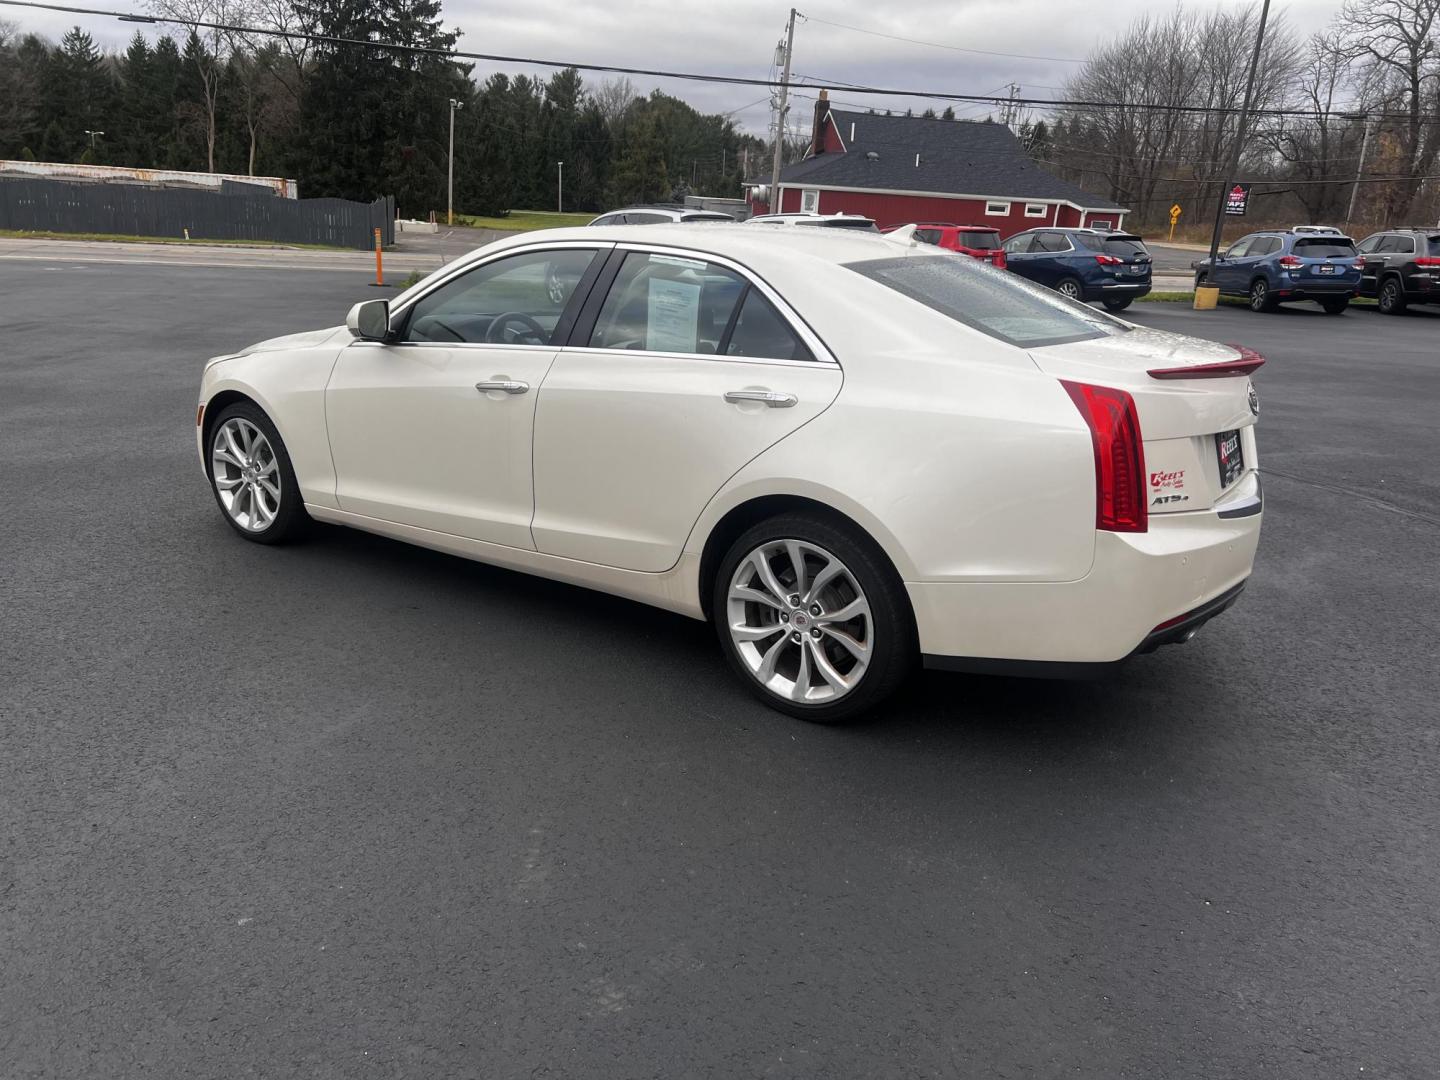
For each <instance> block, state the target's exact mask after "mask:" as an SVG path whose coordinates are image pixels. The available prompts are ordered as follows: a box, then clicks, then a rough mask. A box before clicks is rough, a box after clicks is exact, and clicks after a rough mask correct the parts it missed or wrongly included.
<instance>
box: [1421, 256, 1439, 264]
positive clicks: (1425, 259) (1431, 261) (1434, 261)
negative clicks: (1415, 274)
mask: <svg viewBox="0 0 1440 1080" xmlns="http://www.w3.org/2000/svg"><path fill="white" fill-rule="evenodd" d="M1415 265H1416V266H1440V259H1435V258H1432V257H1430V256H1429V255H1421V256H1420V258H1418V259H1416V260H1415Z"/></svg>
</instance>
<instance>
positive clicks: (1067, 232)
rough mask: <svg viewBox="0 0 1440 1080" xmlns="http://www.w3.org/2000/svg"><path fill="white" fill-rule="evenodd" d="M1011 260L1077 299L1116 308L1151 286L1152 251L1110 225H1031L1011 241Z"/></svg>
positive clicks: (1016, 268)
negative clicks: (1069, 226)
mask: <svg viewBox="0 0 1440 1080" xmlns="http://www.w3.org/2000/svg"><path fill="white" fill-rule="evenodd" d="M1005 265H1006V267H1007V268H1008V269H1009V270H1011V271H1012V272H1013V273H1016V274H1019V275H1020V276H1021V277H1023V278H1029V279H1030V280H1031V281H1034V282H1036V283H1038V284H1040V285H1048V286H1049V287H1050V288H1052V289H1054V290H1055V291H1056V292H1059V293H1063V294H1064V295H1065V296H1068V297H1071V298H1072V299H1075V300H1100V301H1102V302H1103V303H1104V304H1105V306H1106V307H1107V308H1109V309H1110V310H1111V311H1120V310H1121V309H1123V308H1127V307H1129V306H1130V302H1131V301H1132V300H1134V299H1135V298H1136V297H1137V296H1144V295H1145V294H1146V293H1148V292H1149V291H1150V252H1148V251H1146V250H1145V244H1144V242H1143V241H1141V239H1140V237H1138V236H1132V235H1131V234H1129V233H1121V232H1110V231H1109V230H1106V229H1028V230H1026V231H1025V232H1022V233H1016V234H1015V235H1014V236H1012V237H1010V239H1009V240H1006V241H1005Z"/></svg>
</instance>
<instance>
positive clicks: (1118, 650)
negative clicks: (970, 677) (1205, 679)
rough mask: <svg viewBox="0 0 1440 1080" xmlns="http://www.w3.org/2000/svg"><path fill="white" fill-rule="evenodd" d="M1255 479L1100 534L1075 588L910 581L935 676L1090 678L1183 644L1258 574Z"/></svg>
mask: <svg viewBox="0 0 1440 1080" xmlns="http://www.w3.org/2000/svg"><path fill="white" fill-rule="evenodd" d="M1260 511H1261V503H1260V489H1259V476H1258V474H1256V473H1254V472H1253V471H1252V472H1251V473H1250V474H1249V475H1248V476H1247V477H1245V478H1244V479H1243V480H1241V481H1239V482H1238V483H1236V484H1235V486H1234V488H1233V489H1232V491H1231V492H1230V493H1229V494H1228V495H1227V496H1226V497H1225V498H1224V499H1223V500H1222V502H1221V503H1220V504H1217V506H1216V507H1214V508H1212V509H1210V510H1200V511H1194V512H1188V513H1173V514H1155V515H1152V516H1151V518H1150V527H1149V531H1148V532H1144V533H1108V532H1100V533H1097V534H1096V538H1095V540H1096V542H1095V561H1094V563H1093V565H1092V566H1091V569H1090V572H1089V573H1088V574H1087V575H1086V576H1085V577H1083V578H1081V579H1079V580H1078V581H1066V582H993V583H968V582H966V583H953V582H944V583H933V582H907V583H906V585H905V588H906V591H907V592H908V593H909V595H910V602H911V606H912V608H913V609H914V612H915V622H916V628H917V630H918V631H919V635H920V651H921V652H922V653H923V654H924V657H925V664H926V666H927V667H938V668H946V669H950V670H963V671H982V672H992V673H999V672H1001V671H1005V672H1009V673H1023V674H1031V675H1046V676H1050V677H1062V678H1065V677H1069V678H1074V677H1087V676H1088V675H1090V674H1093V673H1094V672H1095V670H1097V669H1104V668H1105V667H1107V666H1110V665H1113V664H1114V663H1115V662H1116V661H1120V660H1124V659H1126V658H1127V657H1130V656H1132V655H1134V654H1136V653H1138V652H1148V651H1150V650H1151V649H1153V648H1157V647H1158V646H1160V645H1163V644H1168V643H1170V642H1172V641H1180V640H1185V639H1187V638H1188V637H1189V635H1190V634H1191V633H1193V632H1194V630H1196V629H1198V628H1199V626H1200V625H1202V624H1203V623H1204V622H1206V621H1208V620H1209V619H1211V618H1214V617H1215V615H1217V614H1219V613H1220V612H1221V611H1223V610H1225V608H1227V607H1229V606H1230V604H1232V603H1233V602H1234V600H1235V597H1236V596H1237V595H1238V594H1239V588H1240V586H1242V585H1243V584H1244V582H1245V580H1246V579H1247V578H1248V577H1249V576H1250V571H1251V568H1252V566H1253V565H1254V561H1255V549H1256V547H1257V545H1258V544H1259V540H1260V524H1261V519H1262V517H1263V514H1262V513H1261V512H1260Z"/></svg>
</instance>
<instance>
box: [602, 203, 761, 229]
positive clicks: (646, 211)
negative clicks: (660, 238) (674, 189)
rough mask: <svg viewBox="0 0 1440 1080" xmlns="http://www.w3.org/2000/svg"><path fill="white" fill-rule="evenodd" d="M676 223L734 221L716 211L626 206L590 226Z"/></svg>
mask: <svg viewBox="0 0 1440 1080" xmlns="http://www.w3.org/2000/svg"><path fill="white" fill-rule="evenodd" d="M676 221H728V222H730V223H731V224H732V225H733V224H734V223H735V219H734V218H733V217H731V216H730V215H729V214H722V213H720V211H718V210H694V209H691V208H690V207H688V206H627V207H625V208H624V209H623V210H611V211H610V212H609V213H608V214H601V215H600V216H599V217H597V218H596V219H595V220H594V221H592V222H590V224H591V225H669V224H671V223H672V222H676Z"/></svg>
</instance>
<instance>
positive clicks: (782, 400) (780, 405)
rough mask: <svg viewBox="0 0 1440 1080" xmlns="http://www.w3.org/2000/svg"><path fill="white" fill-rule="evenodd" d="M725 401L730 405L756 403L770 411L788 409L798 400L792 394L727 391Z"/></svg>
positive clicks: (763, 391)
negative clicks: (767, 407)
mask: <svg viewBox="0 0 1440 1080" xmlns="http://www.w3.org/2000/svg"><path fill="white" fill-rule="evenodd" d="M725 400H726V401H728V402H730V403H731V404H736V403H738V402H741V401H758V402H760V404H762V405H766V406H769V407H770V408H772V409H788V408H790V407H791V406H792V405H794V404H795V403H796V402H797V401H799V400H800V399H799V398H797V397H796V396H795V395H794V394H781V393H777V392H776V391H774V390H727V391H725Z"/></svg>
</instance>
